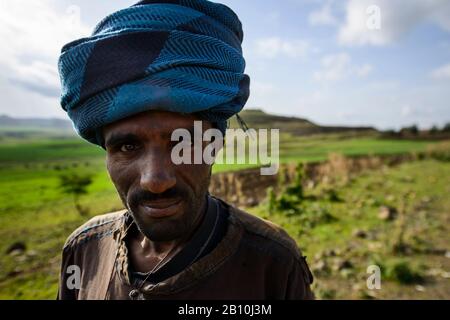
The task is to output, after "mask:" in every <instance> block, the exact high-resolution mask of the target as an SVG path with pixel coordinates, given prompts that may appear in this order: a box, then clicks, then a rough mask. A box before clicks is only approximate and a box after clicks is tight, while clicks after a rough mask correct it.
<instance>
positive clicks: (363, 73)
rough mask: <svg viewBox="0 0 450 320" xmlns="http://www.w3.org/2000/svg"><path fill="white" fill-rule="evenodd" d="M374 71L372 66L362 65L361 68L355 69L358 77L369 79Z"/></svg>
mask: <svg viewBox="0 0 450 320" xmlns="http://www.w3.org/2000/svg"><path fill="white" fill-rule="evenodd" d="M372 70H373V67H372V66H371V65H370V64H365V65H362V66H361V67H357V68H356V69H355V73H356V75H357V76H358V77H360V78H364V77H367V76H368V75H369V74H370V73H371V72H372Z"/></svg>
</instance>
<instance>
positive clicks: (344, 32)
mask: <svg viewBox="0 0 450 320" xmlns="http://www.w3.org/2000/svg"><path fill="white" fill-rule="evenodd" d="M373 5H375V6H377V7H378V8H379V9H380V11H379V13H380V18H381V20H380V29H376V28H375V29H373V28H369V27H368V21H369V22H370V21H372V22H373V20H370V19H373V18H375V17H376V13H375V11H370V10H369V11H367V10H368V8H369V7H370V6H373ZM346 16H347V17H346V21H345V23H344V24H343V25H342V26H341V28H340V30H339V34H338V40H339V42H340V43H341V44H344V45H375V46H383V45H387V44H390V43H393V42H395V41H398V40H399V39H401V38H402V37H403V36H404V35H406V34H408V33H409V32H410V31H411V30H413V29H414V28H415V27H416V26H418V25H419V24H421V23H425V22H428V23H433V24H435V25H438V26H439V27H440V28H442V29H443V30H446V31H449V32H450V1H448V0H428V1H423V0H408V1H407V2H405V1H400V0H349V2H348V3H347V7H346Z"/></svg>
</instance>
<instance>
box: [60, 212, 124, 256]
mask: <svg viewBox="0 0 450 320" xmlns="http://www.w3.org/2000/svg"><path fill="white" fill-rule="evenodd" d="M126 213H127V210H121V211H116V212H110V213H106V214H102V215H98V216H95V217H93V218H91V219H90V220H89V221H87V222H86V223H84V224H83V225H81V226H80V227H78V228H77V229H76V230H75V231H73V232H72V234H71V235H70V236H69V237H68V238H67V240H66V242H65V244H64V249H66V248H73V247H75V246H78V245H81V244H83V243H86V242H88V241H90V240H93V239H101V238H103V237H105V236H108V235H111V234H112V233H113V232H114V231H116V230H118V229H119V228H120V226H121V225H122V224H123V222H124V219H125V215H126Z"/></svg>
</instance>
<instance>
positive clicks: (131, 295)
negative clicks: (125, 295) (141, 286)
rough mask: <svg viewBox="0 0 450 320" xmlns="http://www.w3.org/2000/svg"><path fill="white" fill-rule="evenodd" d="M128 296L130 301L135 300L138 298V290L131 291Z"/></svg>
mask: <svg viewBox="0 0 450 320" xmlns="http://www.w3.org/2000/svg"><path fill="white" fill-rule="evenodd" d="M129 296H130V298H131V299H133V300H135V299H136V298H137V297H138V296H139V290H136V289H134V290H131V291H130V294H129Z"/></svg>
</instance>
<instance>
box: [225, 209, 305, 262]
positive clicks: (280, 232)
mask: <svg viewBox="0 0 450 320" xmlns="http://www.w3.org/2000/svg"><path fill="white" fill-rule="evenodd" d="M227 205H228V206H229V210H230V213H231V215H232V216H233V217H234V218H236V219H237V220H238V221H239V222H240V224H241V225H242V226H243V228H244V230H245V232H246V233H247V235H248V236H249V238H251V239H252V240H253V242H257V245H258V246H259V245H263V246H264V245H266V246H267V247H270V248H271V250H272V251H273V250H275V251H276V252H273V253H279V254H281V255H284V256H292V257H294V258H296V259H297V260H302V258H303V257H302V253H301V251H300V249H299V247H298V246H297V243H296V242H295V240H294V239H293V238H292V237H291V236H289V234H288V233H287V232H286V231H285V230H284V229H283V228H281V227H280V226H279V225H277V224H275V223H273V222H271V221H269V220H266V219H262V218H260V217H257V216H255V215H253V214H250V213H248V212H246V211H244V210H241V209H239V208H236V207H234V206H232V205H229V204H227ZM261 249H264V248H261Z"/></svg>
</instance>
